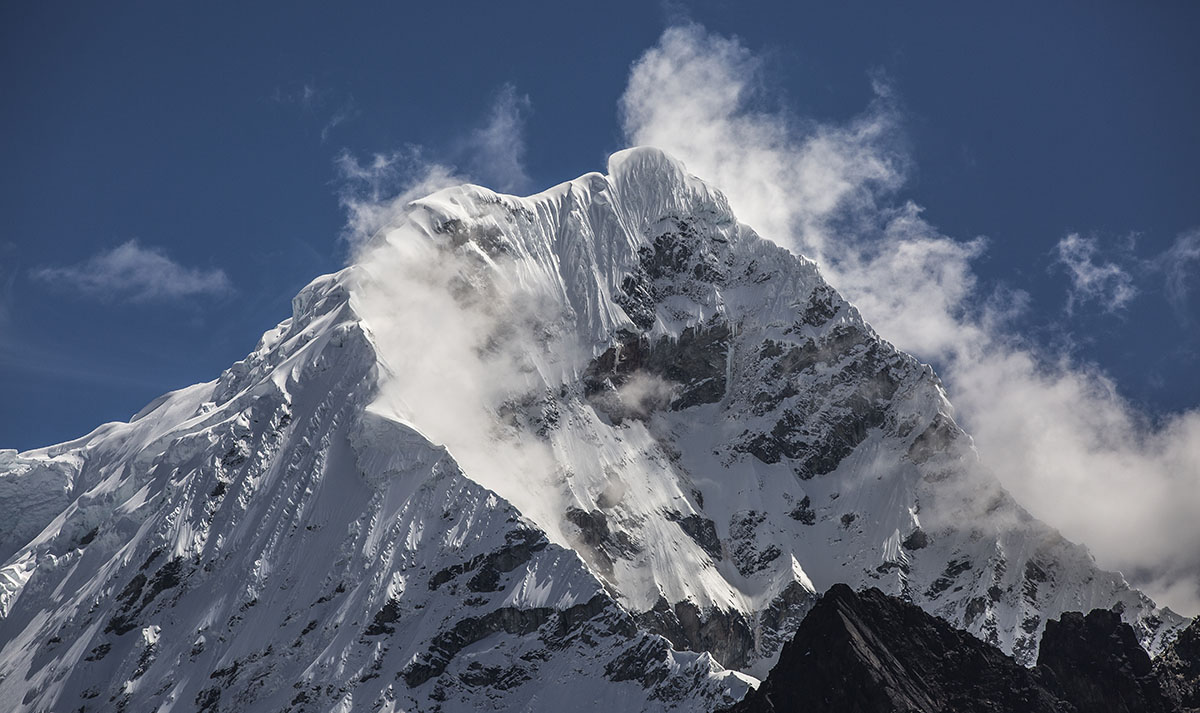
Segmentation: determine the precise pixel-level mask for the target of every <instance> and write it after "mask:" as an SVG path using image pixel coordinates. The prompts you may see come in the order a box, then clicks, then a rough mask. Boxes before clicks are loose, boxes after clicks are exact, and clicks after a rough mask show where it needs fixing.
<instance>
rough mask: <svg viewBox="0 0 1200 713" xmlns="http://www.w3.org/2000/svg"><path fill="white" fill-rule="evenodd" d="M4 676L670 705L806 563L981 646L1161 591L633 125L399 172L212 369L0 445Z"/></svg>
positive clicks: (712, 670)
mask: <svg viewBox="0 0 1200 713" xmlns="http://www.w3.org/2000/svg"><path fill="white" fill-rule="evenodd" d="M0 558H3V567H2V568H0V617H2V618H0V646H2V647H3V648H2V649H0V700H3V701H10V702H13V705H14V706H16V709H17V710H26V711H42V710H83V711H90V710H129V711H164V712H165V711H173V710H188V711H192V710H200V711H263V712H266V711H308V710H311V711H317V710H320V711H359V710H363V711H366V710H370V711H418V710H420V711H425V710H439V711H447V712H449V711H465V710H568V709H569V710H606V711H609V710H630V711H637V710H646V711H658V710H670V709H682V710H698V709H712V708H715V707H717V706H719V705H725V704H728V703H731V702H733V701H734V700H737V699H738V698H740V697H741V695H743V694H744V692H745V691H746V689H747V686H748V685H752V684H754V683H755V677H759V678H761V677H762V676H764V675H765V674H766V672H767V671H768V670H769V668H770V666H771V665H772V663H773V662H774V661H775V659H776V657H777V655H778V652H779V649H780V647H781V646H782V644H783V642H784V641H786V640H787V639H788V638H790V636H791V634H792V633H793V632H794V631H795V629H796V627H797V626H798V625H799V622H800V620H801V619H802V618H803V616H804V614H805V613H806V612H807V611H808V609H809V607H810V606H811V605H812V603H813V602H814V600H815V598H816V596H817V594H818V593H819V592H822V591H824V590H825V589H826V588H828V587H829V586H830V585H832V584H834V583H836V582H847V583H849V584H851V585H852V586H855V587H865V586H875V587H879V588H880V589H882V590H884V591H886V592H889V593H892V594H896V595H899V596H902V597H904V598H906V599H909V600H910V601H912V602H914V603H916V604H918V605H919V606H921V607H923V608H925V609H926V610H928V611H930V612H931V613H934V614H936V615H938V616H941V617H943V618H945V619H946V620H948V621H950V622H951V623H953V624H955V625H957V626H960V627H962V628H965V629H967V630H968V631H970V632H971V633H973V634H975V635H976V636H979V637H980V638H982V639H984V640H987V641H989V642H992V643H994V644H996V645H997V646H999V647H1000V648H1002V649H1003V650H1005V651H1007V652H1010V653H1012V654H1014V655H1015V656H1016V657H1017V658H1018V659H1019V660H1021V661H1023V662H1027V663H1029V662H1032V661H1033V659H1034V658H1035V657H1036V652H1037V646H1038V640H1039V637H1040V633H1041V631H1042V628H1043V625H1044V622H1045V620H1046V619H1047V618H1051V617H1056V616H1057V615H1059V614H1060V613H1061V612H1063V611H1068V610H1084V611H1087V610H1090V609H1092V608H1096V607H1105V608H1116V609H1117V610H1119V611H1120V612H1121V613H1122V616H1123V617H1124V618H1125V620H1126V621H1128V622H1129V623H1131V624H1133V625H1134V627H1135V629H1136V630H1137V632H1138V634H1139V636H1140V637H1141V639H1142V642H1143V643H1144V644H1145V645H1146V646H1147V647H1148V648H1149V649H1150V650H1151V651H1152V652H1153V651H1157V650H1158V649H1159V648H1161V646H1162V645H1163V642H1164V640H1165V639H1167V638H1169V636H1170V634H1171V633H1172V632H1173V631H1174V630H1175V629H1177V628H1178V627H1179V626H1180V625H1181V624H1182V620H1181V619H1180V617H1178V616H1176V615H1175V614H1173V613H1172V612H1170V611H1169V610H1160V609H1158V608H1156V607H1155V605H1154V604H1153V602H1151V601H1150V600H1149V599H1147V598H1146V597H1145V596H1144V595H1142V594H1141V593H1139V592H1137V591H1135V590H1132V589H1130V588H1129V587H1128V585H1127V584H1126V583H1125V581H1124V579H1123V578H1122V577H1121V576H1120V575H1119V574H1115V573H1110V572H1104V571H1101V570H1099V569H1098V568H1097V567H1096V565H1095V563H1094V562H1093V560H1092V558H1091V556H1090V555H1089V554H1088V553H1087V551H1086V550H1085V549H1084V548H1082V547H1080V546H1077V545H1074V544H1072V543H1070V542H1067V541H1065V540H1064V539H1063V538H1061V537H1060V536H1059V535H1058V534H1057V533H1056V532H1054V531H1053V530H1051V529H1050V528H1048V527H1047V526H1045V525H1044V524H1042V523H1040V522H1038V521H1036V520H1034V519H1033V518H1032V517H1030V516H1029V515H1028V514H1027V513H1026V512H1025V511H1024V510H1023V509H1022V508H1021V507H1020V506H1019V505H1018V504H1017V503H1015V502H1014V501H1013V500H1012V499H1011V498H1010V497H1009V496H1008V495H1007V494H1006V493H1005V492H1004V491H1003V490H1002V489H1001V488H1000V487H999V485H998V484H997V483H996V481H995V479H994V478H993V477H992V476H991V475H990V474H988V473H987V472H986V471H984V470H983V469H982V468H981V467H980V465H979V463H978V460H977V458H976V456H975V453H974V450H973V447H972V445H971V441H970V438H969V437H968V436H967V435H966V434H964V433H963V432H962V430H961V429H959V428H958V426H957V425H956V424H955V422H954V419H953V410H952V408H951V406H950V404H949V402H948V401H947V398H946V395H945V393H944V391H943V389H942V387H941V385H940V383H939V382H938V380H937V377H936V376H935V375H934V373H933V371H932V369H930V368H929V367H928V366H926V365H923V364H921V363H919V362H918V361H916V360H915V359H913V358H912V357H910V356H908V355H907V354H904V353H902V352H899V351H897V350H896V349H895V348H894V347H892V346H891V345H890V344H888V343H887V342H885V341H883V340H881V339H880V338H879V337H878V336H877V335H876V334H875V333H874V332H873V331H872V330H871V328H870V327H869V326H868V325H867V323H866V322H864V321H863V319H862V317H861V316H860V315H859V314H858V311H857V310H856V309H855V308H854V307H853V306H852V305H850V304H848V303H846V302H845V301H844V300H843V299H842V298H841V297H840V296H839V295H838V294H837V293H836V291H834V290H833V289H832V288H831V287H830V286H829V285H828V284H826V283H825V281H824V280H823V279H822V278H821V276H820V273H819V271H818V269H817V266H816V265H815V264H814V263H813V262H812V261H810V260H807V259H805V258H802V257H797V256H794V255H792V254H790V253H789V252H787V251H786V250H784V249H782V248H780V247H778V246H776V245H775V244H773V243H771V242H769V241H767V240H763V239H761V238H759V237H758V236H757V235H756V234H755V233H754V231H753V230H752V229H751V228H750V227H748V226H746V225H743V224H740V223H738V221H737V219H736V218H735V217H734V215H733V214H732V212H731V211H730V209H729V206H728V204H727V202H726V201H725V199H724V197H723V196H722V195H721V193H720V192H718V191H717V190H716V189H714V188H712V187H710V186H708V185H706V184H705V183H703V182H702V181H700V180H699V179H697V178H695V177H693V176H691V175H690V174H688V173H687V171H686V169H685V168H684V166H683V165H682V164H680V163H679V162H678V161H675V160H674V159H672V158H670V157H668V156H666V155H665V154H663V153H662V152H660V151H657V150H655V149H650V148H639V149H630V150H627V151H622V152H619V153H617V154H615V155H614V156H613V157H612V158H611V159H610V161H609V165H608V172H607V174H606V175H601V174H598V173H593V174H588V175H585V176H582V177H580V178H578V179H575V180H574V181H570V182H568V183H564V184H562V185H559V186H556V187H554V188H552V189H550V190H548V191H545V192H543V193H539V194H537V195H533V196H530V197H526V198H519V197H514V196H507V195H500V194H497V193H494V192H492V191H489V190H487V189H484V188H480V187H477V186H462V187H458V188H453V189H448V190H444V191H441V192H438V193H435V194H433V195H431V196H428V197H426V198H424V199H421V200H417V201H414V202H412V203H410V204H408V205H407V206H406V207H405V209H404V210H403V211H401V212H400V214H399V215H398V217H397V218H396V219H395V220H394V221H393V224H392V225H390V226H389V227H388V228H387V229H386V230H384V231H381V232H380V233H379V234H378V235H377V236H376V237H375V238H374V239H373V240H372V241H371V243H370V244H368V245H366V246H365V247H364V248H363V249H362V250H361V251H360V254H359V256H358V259H357V260H356V262H355V264H354V265H352V266H351V267H349V268H347V269H345V270H343V271H342V272H339V273H337V274H335V275H328V276H324V277H320V278H318V279H317V280H315V281H313V282H312V283H311V284H310V285H309V286H307V287H306V288H305V289H304V290H303V291H301V293H300V294H299V295H298V296H297V297H296V299H295V300H294V301H293V316H292V317H291V318H290V319H288V320H285V321H284V322H283V323H281V324H280V325H279V326H278V327H276V328H275V329H273V330H271V331H269V332H268V333H267V334H265V335H264V336H263V338H262V340H261V341H260V343H259V344H258V346H257V347H256V348H255V349H254V351H253V352H251V353H250V355H249V356H247V357H246V358H245V359H244V360H242V361H240V362H238V363H237V364H234V365H233V366H232V367H230V368H229V369H228V370H227V371H226V372H225V373H224V374H222V375H221V376H220V378H218V379H217V380H215V381H212V382H208V383H205V384H199V385H196V386H193V387H189V388H186V389H182V390H180V391H176V392H173V393H170V394H167V395H166V396H164V397H162V398H160V399H158V400H156V401H155V402H153V403H152V404H150V405H149V406H147V408H146V409H144V410H143V411H142V412H141V413H139V414H138V415H137V416H135V417H134V418H133V419H132V420H131V421H130V422H129V423H123V424H106V425H104V426H101V427H100V428H98V429H97V430H96V431H94V432H92V433H91V434H88V435H87V436H84V437H83V438H80V439H78V440H76V441H72V442H69V443H64V444H61V445H57V446H51V447H48V448H43V449H39V450H35V451H29V452H25V453H19V454H18V453H15V452H13V451H2V452H0Z"/></svg>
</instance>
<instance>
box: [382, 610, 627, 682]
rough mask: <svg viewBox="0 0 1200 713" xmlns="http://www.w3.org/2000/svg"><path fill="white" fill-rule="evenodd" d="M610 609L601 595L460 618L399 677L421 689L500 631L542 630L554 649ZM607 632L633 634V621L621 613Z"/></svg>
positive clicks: (541, 632) (542, 637)
mask: <svg viewBox="0 0 1200 713" xmlns="http://www.w3.org/2000/svg"><path fill="white" fill-rule="evenodd" d="M609 608H615V607H614V604H613V601H612V600H611V599H610V598H608V597H606V596H603V595H600V594H597V595H596V596H594V597H592V598H591V599H590V600H588V601H587V602H585V603H583V604H576V605H575V606H573V607H569V608H567V609H561V610H560V609H554V608H551V607H535V608H531V609H520V608H517V607H501V608H499V609H495V610H493V611H491V612H488V613H487V614H484V615H482V616H477V617H467V618H465V619H460V620H459V621H457V622H455V624H454V626H452V627H450V628H449V629H446V630H444V631H442V632H441V633H439V634H437V635H436V636H434V637H433V640H432V641H431V642H430V644H429V648H428V650H427V651H426V652H425V653H424V654H422V655H420V656H419V657H418V658H417V660H416V661H414V662H412V663H411V664H409V665H408V666H407V667H406V668H405V669H404V670H403V671H401V672H400V673H399V674H397V678H403V679H404V682H405V683H406V684H407V685H408V686H409V687H410V688H415V687H417V686H420V685H421V684H423V683H425V682H426V681H429V680H430V679H432V678H437V677H438V676H440V675H442V674H443V673H444V672H445V671H446V667H447V666H449V665H450V662H451V661H452V660H453V659H454V657H455V656H457V655H458V652H460V651H462V650H463V649H464V648H466V647H468V646H470V645H471V644H473V643H475V642H477V641H481V640H483V639H485V638H487V637H489V636H492V635H493V634H497V633H500V632H504V633H508V634H513V635H517V636H525V635H528V634H532V633H533V632H535V631H539V630H541V631H540V633H539V637H540V638H541V639H542V641H543V642H545V643H546V644H547V645H550V646H562V645H563V642H564V640H565V639H566V638H567V637H568V635H570V634H571V633H573V632H575V631H576V630H578V629H579V628H580V626H581V625H583V623H584V622H587V621H588V620H590V619H592V618H593V617H596V616H598V615H599V614H600V613H601V612H604V611H605V610H606V609H609ZM607 630H608V631H620V632H621V633H624V634H625V635H627V636H628V635H632V633H633V632H634V627H633V622H632V620H630V619H629V617H628V616H627V615H625V616H621V615H620V613H618V614H616V616H615V620H614V621H612V622H610V623H609V626H608V627H607Z"/></svg>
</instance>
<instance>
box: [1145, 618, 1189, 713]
mask: <svg viewBox="0 0 1200 713" xmlns="http://www.w3.org/2000/svg"><path fill="white" fill-rule="evenodd" d="M1154 673H1155V675H1156V676H1157V677H1158V680H1159V683H1160V684H1161V685H1162V690H1163V693H1164V694H1165V695H1166V697H1167V698H1168V700H1170V701H1171V702H1172V703H1173V704H1174V705H1176V706H1178V707H1179V709H1180V710H1184V711H1197V710H1200V618H1197V619H1195V620H1193V621H1192V625H1191V626H1189V627H1188V628H1187V629H1184V630H1183V632H1181V633H1180V634H1179V636H1178V637H1177V638H1176V639H1175V641H1173V642H1171V645H1170V646H1168V647H1167V650H1166V651H1164V652H1163V653H1162V654H1161V655H1160V656H1159V657H1158V658H1157V659H1155V661H1154Z"/></svg>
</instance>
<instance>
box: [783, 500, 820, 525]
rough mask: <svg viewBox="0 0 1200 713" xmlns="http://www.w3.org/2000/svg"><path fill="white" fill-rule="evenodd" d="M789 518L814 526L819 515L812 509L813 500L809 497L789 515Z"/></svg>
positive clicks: (798, 504)
mask: <svg viewBox="0 0 1200 713" xmlns="http://www.w3.org/2000/svg"><path fill="white" fill-rule="evenodd" d="M788 517H790V518H792V519H793V520H798V521H800V522H801V523H803V524H805V525H813V524H816V522H817V513H816V512H814V511H813V509H812V499H810V498H809V497H808V496H807V495H805V496H804V499H803V500H801V501H800V502H799V503H797V505H796V507H794V508H792V511H791V512H789V513H788Z"/></svg>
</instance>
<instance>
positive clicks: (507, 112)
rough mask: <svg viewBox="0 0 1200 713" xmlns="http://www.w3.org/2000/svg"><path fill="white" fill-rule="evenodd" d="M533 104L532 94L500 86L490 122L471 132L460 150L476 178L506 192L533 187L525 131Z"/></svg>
mask: <svg viewBox="0 0 1200 713" xmlns="http://www.w3.org/2000/svg"><path fill="white" fill-rule="evenodd" d="M530 107H531V103H530V101H529V97H528V96H526V95H524V94H518V93H517V89H516V87H514V86H513V85H512V84H505V85H504V86H502V87H501V88H500V91H499V92H498V93H497V95H496V99H495V101H494V102H493V104H492V108H491V112H490V113H489V114H488V119H487V123H486V124H484V125H483V126H481V127H479V128H478V129H476V130H474V131H473V132H471V134H470V136H469V137H468V138H467V140H466V141H465V142H464V143H463V146H462V147H461V148H460V150H459V153H460V154H461V155H462V156H463V158H464V159H465V160H464V163H465V164H466V166H467V167H468V169H469V173H470V174H471V175H472V176H473V177H474V180H476V181H478V182H480V183H482V184H484V185H486V186H487V187H489V188H492V189H494V190H497V191H501V192H503V193H517V192H521V191H526V190H528V189H529V187H530V180H529V175H528V174H527V173H526V171H525V140H524V136H523V132H524V130H525V117H526V115H527V114H528V113H529V111H530Z"/></svg>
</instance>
